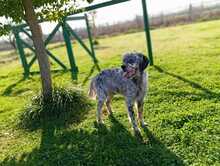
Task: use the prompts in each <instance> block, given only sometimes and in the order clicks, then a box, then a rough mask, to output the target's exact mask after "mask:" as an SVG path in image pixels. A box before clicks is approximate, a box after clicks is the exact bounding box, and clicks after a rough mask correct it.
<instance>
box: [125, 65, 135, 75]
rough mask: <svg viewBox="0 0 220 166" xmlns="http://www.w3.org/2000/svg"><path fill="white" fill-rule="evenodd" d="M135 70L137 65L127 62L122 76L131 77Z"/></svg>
mask: <svg viewBox="0 0 220 166" xmlns="http://www.w3.org/2000/svg"><path fill="white" fill-rule="evenodd" d="M136 71H137V67H136V66H135V65H131V64H129V65H128V66H127V67H126V69H125V71H124V73H123V76H124V77H125V78H131V77H133V76H134V75H135V74H136Z"/></svg>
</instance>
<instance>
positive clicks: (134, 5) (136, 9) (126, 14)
mask: <svg viewBox="0 0 220 166" xmlns="http://www.w3.org/2000/svg"><path fill="white" fill-rule="evenodd" d="M104 1H108V0H104ZM203 1H207V0H147V7H148V13H149V15H157V14H160V13H162V12H163V13H166V12H172V11H176V10H178V9H181V8H184V7H185V6H188V5H189V4H190V3H201V2H203ZM95 2H96V3H99V2H103V0H96V1H95ZM136 15H142V4H141V0H131V1H129V2H124V3H121V4H117V5H113V6H109V7H104V8H101V9H98V10H97V15H96V23H97V24H106V23H108V24H112V23H116V22H119V21H123V20H129V19H132V18H134V17H135V16H136ZM70 24H71V26H72V27H73V28H74V27H75V28H77V27H84V26H85V22H84V21H74V22H72V23H70ZM54 26H55V24H51V23H45V24H43V25H42V27H43V32H44V33H49V32H50V31H52V29H53V27H54ZM44 27H47V28H44Z"/></svg>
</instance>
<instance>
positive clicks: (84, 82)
mask: <svg viewBox="0 0 220 166" xmlns="http://www.w3.org/2000/svg"><path fill="white" fill-rule="evenodd" d="M95 69H97V70H98V71H99V72H100V71H101V68H100V67H99V65H98V64H94V65H93V66H92V68H91V69H90V72H89V73H88V75H87V76H86V78H85V79H84V80H83V82H82V85H83V86H84V85H85V84H86V83H87V82H88V81H89V79H90V77H91V76H92V74H93V73H94V71H95Z"/></svg>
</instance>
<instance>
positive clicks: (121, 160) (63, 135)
mask: <svg viewBox="0 0 220 166" xmlns="http://www.w3.org/2000/svg"><path fill="white" fill-rule="evenodd" d="M110 121H111V126H110V128H107V127H106V126H104V125H103V126H97V125H95V129H94V130H92V131H86V130H82V129H78V130H75V129H74V130H70V129H69V130H67V129H65V130H60V128H59V126H56V125H54V124H46V125H44V127H43V129H42V137H41V143H40V146H39V147H37V148H35V149H33V150H32V152H30V153H24V154H22V155H21V157H20V158H19V159H18V158H13V157H8V158H6V159H4V160H3V161H2V162H1V163H0V165H1V164H2V165H4V166H8V165H65V166H68V165H95V166H103V165H120V166H123V165H132V166H135V165H138V166H140V165H167V166H170V165H184V163H183V161H182V160H181V159H180V158H179V157H177V155H176V154H175V153H173V152H171V151H170V150H169V149H167V148H166V146H165V145H163V143H161V142H160V141H159V140H158V139H157V138H156V137H155V136H154V135H153V133H152V132H151V131H150V130H148V129H145V132H146V133H147V136H148V137H149V139H148V140H149V141H148V142H147V143H143V142H140V141H138V140H137V138H136V137H134V136H133V135H132V134H131V133H130V132H129V131H128V130H126V128H125V127H124V126H123V125H122V124H121V123H120V122H118V121H117V120H116V119H115V118H114V117H111V118H110Z"/></svg>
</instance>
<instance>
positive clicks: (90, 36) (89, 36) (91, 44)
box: [85, 14, 98, 64]
mask: <svg viewBox="0 0 220 166" xmlns="http://www.w3.org/2000/svg"><path fill="white" fill-rule="evenodd" d="M85 20H86V27H87V32H88V38H89V44H90V48H91V51H92V59H93V61H94V63H95V64H97V63H98V60H97V59H96V56H95V50H94V46H93V41H92V33H91V31H90V26H89V20H88V16H87V14H85Z"/></svg>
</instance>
